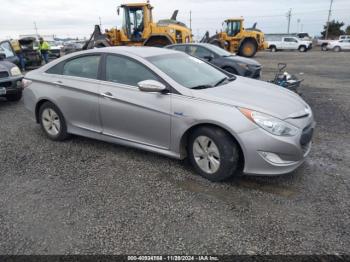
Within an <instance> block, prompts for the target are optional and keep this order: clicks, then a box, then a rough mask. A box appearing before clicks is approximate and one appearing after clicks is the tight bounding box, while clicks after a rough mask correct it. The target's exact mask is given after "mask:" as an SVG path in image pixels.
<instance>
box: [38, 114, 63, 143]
mask: <svg viewBox="0 0 350 262" xmlns="http://www.w3.org/2000/svg"><path fill="white" fill-rule="evenodd" d="M41 118H42V123H43V127H44V129H45V131H46V132H47V133H48V134H49V135H51V136H57V135H58V134H59V133H60V131H61V121H60V118H59V116H58V114H57V113H56V112H55V111H54V110H53V109H52V108H45V109H44V111H43V112H42V115H41Z"/></svg>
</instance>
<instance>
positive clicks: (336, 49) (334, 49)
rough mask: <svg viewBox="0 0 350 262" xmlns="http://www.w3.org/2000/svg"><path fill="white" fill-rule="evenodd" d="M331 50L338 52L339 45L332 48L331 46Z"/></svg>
mask: <svg viewBox="0 0 350 262" xmlns="http://www.w3.org/2000/svg"><path fill="white" fill-rule="evenodd" d="M333 51H334V52H340V51H341V48H340V46H336V47H334V48H333Z"/></svg>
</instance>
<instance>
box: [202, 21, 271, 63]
mask: <svg viewBox="0 0 350 262" xmlns="http://www.w3.org/2000/svg"><path fill="white" fill-rule="evenodd" d="M243 22H244V19H243V18H236V19H227V20H225V22H224V23H223V26H224V28H223V30H222V31H221V32H220V33H218V34H216V35H214V36H212V37H210V36H209V32H207V33H206V34H205V36H204V37H203V39H202V40H201V42H202V43H210V44H214V45H217V46H219V47H221V48H224V49H226V50H227V51H230V52H232V53H237V54H238V55H240V56H245V57H253V56H255V54H256V52H258V51H259V50H263V49H266V46H267V43H266V42H265V37H264V33H263V32H261V31H260V30H259V29H256V23H255V24H254V26H253V27H252V28H247V29H245V28H244V27H243Z"/></svg>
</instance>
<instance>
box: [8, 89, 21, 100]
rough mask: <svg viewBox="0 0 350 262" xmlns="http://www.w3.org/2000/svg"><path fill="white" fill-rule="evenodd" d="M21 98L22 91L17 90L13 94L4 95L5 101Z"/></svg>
mask: <svg viewBox="0 0 350 262" xmlns="http://www.w3.org/2000/svg"><path fill="white" fill-rule="evenodd" d="M21 98H22V91H20V92H18V93H17V94H14V95H7V96H6V99H7V101H10V102H17V101H19V100H21Z"/></svg>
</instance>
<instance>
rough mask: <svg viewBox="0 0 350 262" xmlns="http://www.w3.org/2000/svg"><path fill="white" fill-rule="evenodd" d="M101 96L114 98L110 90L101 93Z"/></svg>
mask: <svg viewBox="0 0 350 262" xmlns="http://www.w3.org/2000/svg"><path fill="white" fill-rule="evenodd" d="M101 96H103V97H106V98H114V96H113V95H112V93H110V92H106V93H101Z"/></svg>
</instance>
